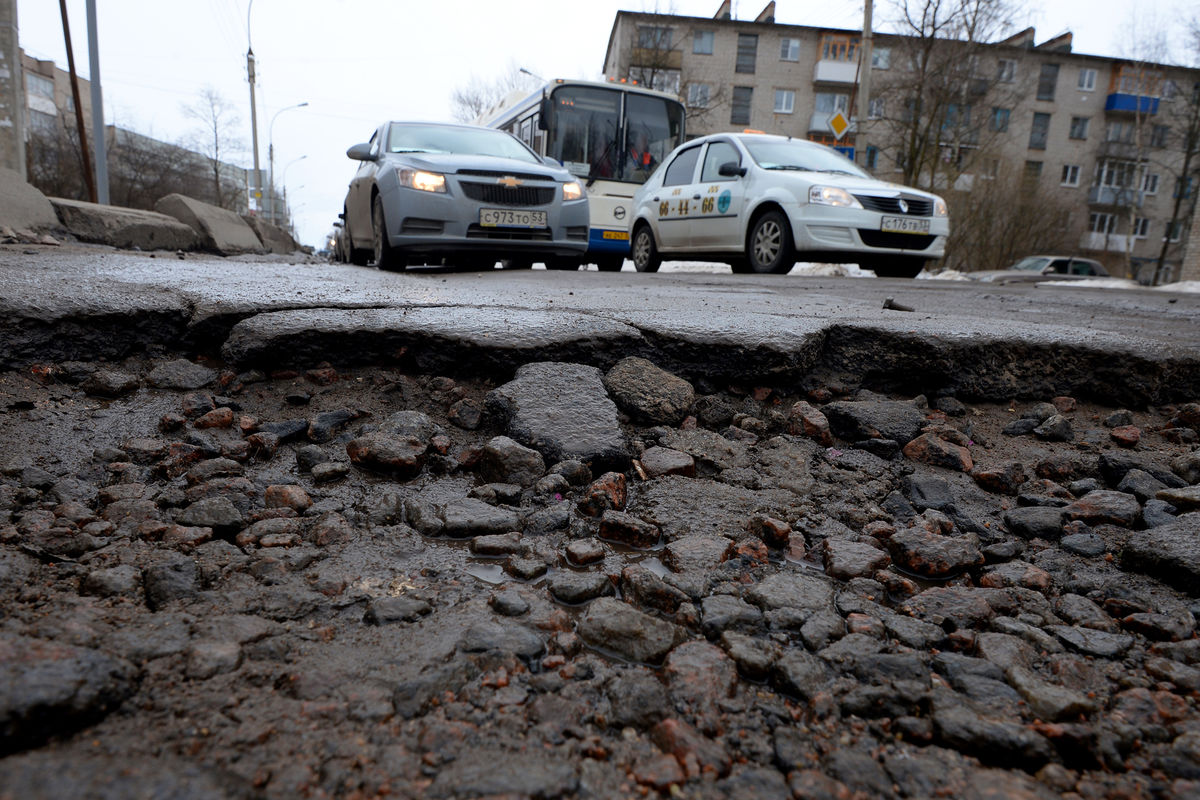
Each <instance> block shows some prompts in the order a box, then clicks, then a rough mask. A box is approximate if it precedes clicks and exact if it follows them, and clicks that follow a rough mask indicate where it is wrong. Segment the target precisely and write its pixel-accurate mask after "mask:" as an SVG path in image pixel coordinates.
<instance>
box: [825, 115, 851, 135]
mask: <svg viewBox="0 0 1200 800" xmlns="http://www.w3.org/2000/svg"><path fill="white" fill-rule="evenodd" d="M829 130H831V131H833V136H834V138H835V139H841V138H842V137H843V136H844V135H845V134H846V131H848V130H850V120H848V119H846V115H845V114H843V113H842V112H840V111H837V112H835V113H834V115H833V116H832V117H830V118H829Z"/></svg>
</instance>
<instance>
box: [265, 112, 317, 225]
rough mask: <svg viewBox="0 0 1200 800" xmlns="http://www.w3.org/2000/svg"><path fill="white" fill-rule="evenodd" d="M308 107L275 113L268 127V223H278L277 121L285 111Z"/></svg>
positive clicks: (285, 174)
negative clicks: (276, 186) (276, 204)
mask: <svg viewBox="0 0 1200 800" xmlns="http://www.w3.org/2000/svg"><path fill="white" fill-rule="evenodd" d="M306 105H308V101H307V100H305V101H304V102H303V103H297V104H296V105H294V106H288V107H287V108H281V109H279V110H278V111H276V112H275V116H273V117H271V124H270V125H268V126H267V170H268V172H269V176H268V178H267V209H268V212H267V221H268V222H270V223H272V224H274V223H275V222H277V219H276V217H277V216H278V215H277V214H276V213H275V120H276V119H277V118H278V117H279V115H280V114H282V113H283V112H285V111H291V110H292V109H293V108H304V107H305V106H306ZM284 176H285V178H286V176H287V170H286V169H285V170H284Z"/></svg>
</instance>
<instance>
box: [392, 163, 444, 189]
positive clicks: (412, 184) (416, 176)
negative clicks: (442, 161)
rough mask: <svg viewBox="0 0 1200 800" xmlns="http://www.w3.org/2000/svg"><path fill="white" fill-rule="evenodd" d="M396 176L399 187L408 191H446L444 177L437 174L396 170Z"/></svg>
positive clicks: (418, 170) (417, 170) (414, 170)
mask: <svg viewBox="0 0 1200 800" xmlns="http://www.w3.org/2000/svg"><path fill="white" fill-rule="evenodd" d="M396 176H397V177H398V178H400V185H401V186H407V187H408V188H409V189H417V190H419V191H422V192H442V193H445V191H446V176H445V175H442V174H441V173H439V172H426V171H425V170H421V169H398V170H396Z"/></svg>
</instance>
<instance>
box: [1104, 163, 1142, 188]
mask: <svg viewBox="0 0 1200 800" xmlns="http://www.w3.org/2000/svg"><path fill="white" fill-rule="evenodd" d="M1136 177H1137V164H1136V163H1135V162H1133V161H1118V160H1117V159H1113V158H1109V159H1105V160H1104V161H1100V162H1097V164H1096V185H1097V186H1103V187H1106V188H1110V189H1128V188H1129V187H1130V186H1133V182H1134V180H1135V178H1136Z"/></svg>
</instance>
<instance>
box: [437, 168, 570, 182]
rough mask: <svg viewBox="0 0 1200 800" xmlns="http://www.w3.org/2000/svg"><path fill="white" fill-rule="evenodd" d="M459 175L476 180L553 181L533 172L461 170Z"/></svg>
mask: <svg viewBox="0 0 1200 800" xmlns="http://www.w3.org/2000/svg"><path fill="white" fill-rule="evenodd" d="M458 174H459V175H472V176H474V177H476V178H517V179H518V180H522V181H548V180H553V179H552V178H550V177H548V176H546V175H536V174H534V173H532V172H497V171H495V170H491V169H460V170H459V171H458Z"/></svg>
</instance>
